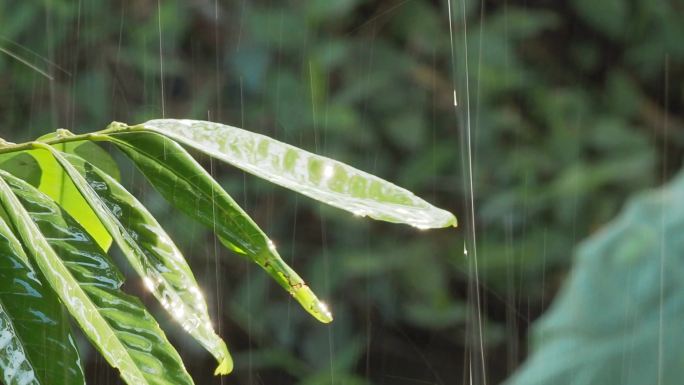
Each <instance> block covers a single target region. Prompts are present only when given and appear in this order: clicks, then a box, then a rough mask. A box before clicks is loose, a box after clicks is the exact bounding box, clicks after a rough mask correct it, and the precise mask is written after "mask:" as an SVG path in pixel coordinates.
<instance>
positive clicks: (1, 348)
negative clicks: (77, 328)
mask: <svg viewBox="0 0 684 385" xmlns="http://www.w3.org/2000/svg"><path fill="white" fill-rule="evenodd" d="M0 382H2V383H4V384H6V385H29V384H31V385H53V384H54V385H78V384H85V382H84V378H83V369H82V368H81V364H80V360H79V355H78V351H77V350H76V346H75V341H74V338H73V336H72V334H71V328H70V326H69V322H68V318H67V315H66V314H65V313H64V312H63V309H62V305H61V304H60V302H59V300H58V299H57V297H56V296H55V294H54V293H53V292H52V290H51V289H50V288H49V287H47V286H46V285H45V283H44V282H41V280H40V278H39V274H37V272H36V271H35V270H34V269H33V268H32V267H31V264H30V262H29V260H28V257H27V256H26V254H25V253H24V250H23V248H22V247H21V243H20V242H19V240H18V239H17V238H16V237H15V236H14V234H13V233H12V230H11V229H10V227H9V226H8V225H7V223H6V222H5V221H4V220H3V219H0Z"/></svg>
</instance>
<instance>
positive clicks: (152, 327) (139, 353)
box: [0, 173, 192, 385]
mask: <svg viewBox="0 0 684 385" xmlns="http://www.w3.org/2000/svg"><path fill="white" fill-rule="evenodd" d="M0 176H1V177H2V178H3V180H0V200H1V201H2V203H3V205H4V206H5V208H6V209H7V211H8V212H9V213H11V214H10V215H11V217H12V220H13V224H14V226H15V227H16V228H17V229H18V232H19V233H20V234H21V237H22V239H23V241H24V243H25V244H26V245H27V248H28V249H29V250H30V252H31V254H32V256H33V259H34V260H35V261H36V264H37V266H38V267H39V268H40V270H41V271H42V273H43V274H44V275H45V277H46V280H47V281H48V282H49V283H50V284H51V286H52V287H53V289H54V290H55V291H56V292H57V294H58V295H59V296H60V298H61V299H62V302H63V303H64V304H65V306H66V307H67V308H68V310H69V312H70V314H71V315H72V316H73V317H74V319H75V320H76V321H77V322H78V324H79V325H80V326H81V329H82V330H83V331H84V332H85V334H86V335H87V336H88V337H89V339H90V340H91V342H92V343H93V344H94V345H95V346H96V347H97V348H98V350H99V351H100V353H102V355H103V356H104V357H105V358H106V359H107V361H108V362H109V363H110V364H111V365H112V366H114V367H116V368H118V369H119V370H120V373H121V376H122V377H123V379H124V380H125V381H126V382H127V383H128V384H129V385H146V384H155V385H157V384H158V385H162V384H164V385H172V384H192V379H191V378H190V376H189V375H188V374H187V372H186V371H185V368H184V366H183V363H182V362H181V359H180V357H179V356H178V353H177V352H176V351H175V349H174V348H173V347H172V346H171V344H170V343H169V342H168V341H167V340H166V337H165V335H164V332H163V331H162V330H161V329H160V328H159V326H158V325H157V322H156V321H155V320H154V318H152V316H151V315H150V314H149V313H148V312H147V311H146V310H145V308H144V307H143V305H142V304H141V303H140V301H139V300H137V299H136V298H134V297H131V296H129V295H127V294H125V293H123V292H122V291H121V290H120V287H121V285H122V284H123V278H122V275H121V273H120V272H119V271H118V270H117V269H116V267H115V266H114V265H113V263H112V261H111V260H110V259H109V257H108V256H107V255H106V254H105V253H104V252H103V251H102V250H101V249H100V248H99V246H98V245H97V244H96V243H95V241H94V240H93V239H92V237H90V236H89V235H88V233H87V232H85V231H84V230H83V229H82V228H81V227H80V225H78V223H77V222H76V221H75V220H74V219H73V218H71V217H70V216H69V215H68V214H67V213H65V212H64V211H63V210H62V209H60V208H59V207H58V206H57V205H56V204H55V203H54V201H52V200H51V199H50V198H49V197H48V196H46V195H45V194H43V193H41V192H39V191H38V190H36V189H35V188H33V187H32V186H30V185H28V184H26V183H24V182H22V181H21V180H19V179H17V178H14V177H12V176H10V175H9V174H6V173H0Z"/></svg>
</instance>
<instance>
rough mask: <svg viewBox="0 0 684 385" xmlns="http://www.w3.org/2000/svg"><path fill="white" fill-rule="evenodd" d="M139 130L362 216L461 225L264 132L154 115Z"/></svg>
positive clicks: (368, 176) (383, 184)
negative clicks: (174, 141)
mask: <svg viewBox="0 0 684 385" xmlns="http://www.w3.org/2000/svg"><path fill="white" fill-rule="evenodd" d="M131 129H133V130H148V131H153V132H157V133H160V134H162V135H165V136H168V137H170V138H171V139H174V140H176V141H178V142H180V143H182V144H185V145H187V146H190V147H193V148H195V149H197V150H199V151H202V152H204V153H206V154H208V155H210V156H212V157H215V158H217V159H220V160H223V161H225V162H228V163H230V164H232V165H234V166H236V167H238V168H240V169H242V170H244V171H247V172H249V173H252V174H254V175H256V176H258V177H260V178H263V179H266V180H268V181H270V182H273V183H275V184H278V185H281V186H283V187H286V188H289V189H291V190H294V191H296V192H299V193H301V194H304V195H306V196H308V197H311V198H313V199H316V200H319V201H321V202H323V203H327V204H329V205H331V206H335V207H337V208H340V209H343V210H346V211H349V212H352V213H354V214H355V215H359V216H369V217H371V218H374V219H379V220H383V221H388V222H396V223H406V224H409V225H412V226H415V227H418V228H421V229H427V228H435V227H447V226H456V218H455V217H454V216H453V214H451V213H449V212H447V211H444V210H442V209H439V208H437V207H434V206H432V205H430V204H429V203H427V202H425V201H424V200H422V199H420V198H418V197H417V196H415V195H413V193H411V192H410V191H408V190H405V189H403V188H401V187H398V186H395V185H393V184H392V183H389V182H387V181H385V180H382V179H380V178H378V177H376V176H373V175H371V174H368V173H366V172H363V171H361V170H357V169H355V168H353V167H351V166H348V165H346V164H344V163H341V162H338V161H336V160H333V159H329V158H326V157H322V156H319V155H316V154H312V153H310V152H308V151H304V150H302V149H299V148H297V147H294V146H291V145H289V144H286V143H283V142H279V141H277V140H274V139H272V138H269V137H267V136H264V135H260V134H255V133H252V132H249V131H245V130H242V129H240V128H236V127H231V126H227V125H223V124H219V123H212V122H205V121H199V120H175V119H159V120H150V121H148V122H146V123H143V124H141V125H138V126H134V127H131Z"/></svg>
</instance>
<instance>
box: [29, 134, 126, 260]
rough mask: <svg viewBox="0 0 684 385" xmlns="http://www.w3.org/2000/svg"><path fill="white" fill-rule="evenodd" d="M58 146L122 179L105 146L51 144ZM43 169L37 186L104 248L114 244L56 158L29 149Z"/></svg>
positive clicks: (48, 136)
mask: <svg viewBox="0 0 684 385" xmlns="http://www.w3.org/2000/svg"><path fill="white" fill-rule="evenodd" d="M58 135H59V134H58V133H50V134H47V135H44V136H41V137H40V138H38V140H39V141H43V140H47V139H52V138H54V137H56V136H58ZM52 146H53V147H54V148H55V149H57V150H59V151H62V152H66V153H69V154H77V155H78V156H80V157H82V158H84V159H86V160H88V161H89V162H91V163H93V164H94V165H95V166H97V167H98V168H100V169H102V170H104V171H106V172H107V173H108V174H109V175H111V176H112V177H114V178H115V179H117V180H118V179H120V175H119V168H118V166H117V165H116V162H115V161H114V159H112V157H111V156H110V155H109V153H108V152H107V151H105V150H104V149H103V148H102V147H100V146H99V145H97V144H96V143H93V142H88V141H79V142H67V143H58V144H54V145H52ZM27 153H28V154H30V155H31V156H33V157H34V158H35V159H36V160H37V162H38V164H39V165H40V168H41V169H42V178H41V181H40V185H39V187H38V189H39V190H40V191H42V192H44V193H45V194H47V195H48V196H49V197H50V198H52V199H53V200H54V201H55V202H57V203H59V205H60V206H62V207H63V208H64V210H66V212H68V213H69V214H70V215H71V216H72V217H74V218H75V219H76V220H77V221H78V223H80V224H81V226H83V228H84V229H86V231H88V233H89V234H90V235H92V236H93V238H95V240H96V241H97V244H98V245H100V247H102V249H104V250H109V247H110V246H111V245H112V237H111V235H109V233H108V232H107V229H106V228H105V227H104V225H103V224H102V222H100V220H99V219H98V217H97V215H96V214H95V212H93V210H92V209H91V208H90V206H88V204H87V203H86V201H85V200H84V199H83V197H82V196H81V194H80V193H79V192H78V189H77V188H76V186H74V184H73V182H71V180H70V179H69V177H68V176H67V175H66V174H65V173H64V171H63V170H62V168H61V167H60V166H59V164H58V163H57V161H56V160H55V159H54V158H53V157H52V156H51V155H50V154H49V153H47V152H45V151H41V150H34V151H28V152H27Z"/></svg>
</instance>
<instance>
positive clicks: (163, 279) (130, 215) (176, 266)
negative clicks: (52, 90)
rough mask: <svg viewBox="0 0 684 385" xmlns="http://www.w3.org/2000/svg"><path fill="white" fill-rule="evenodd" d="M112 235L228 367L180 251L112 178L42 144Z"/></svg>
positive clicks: (221, 370) (172, 310)
mask: <svg viewBox="0 0 684 385" xmlns="http://www.w3.org/2000/svg"><path fill="white" fill-rule="evenodd" d="M42 148H44V149H48V150H50V152H51V153H52V156H54V157H55V159H57V161H58V162H59V164H60V165H61V166H62V167H63V169H64V170H65V171H66V173H67V175H68V176H69V178H71V180H72V181H73V182H74V184H75V185H76V187H77V188H78V191H80V193H81V194H83V197H84V198H85V200H86V202H87V204H88V205H90V207H92V208H93V209H94V211H95V213H96V214H97V216H98V218H99V219H100V220H101V221H102V223H103V224H104V225H105V227H106V228H107V230H108V231H109V233H110V234H112V236H113V238H114V240H115V241H116V243H117V245H118V246H119V247H120V248H121V250H122V251H123V252H124V254H125V255H126V257H127V259H128V261H129V262H130V263H131V265H132V266H133V269H134V270H135V271H136V272H137V273H138V275H140V277H141V278H142V279H143V283H144V285H145V286H146V287H147V289H149V290H150V291H151V292H152V294H153V295H154V296H155V297H156V298H157V300H159V302H160V303H161V304H162V306H163V307H164V308H165V309H166V310H167V311H168V312H169V314H171V315H172V316H173V318H174V319H175V320H176V321H178V322H179V323H180V324H181V326H182V327H183V329H185V331H186V332H188V333H190V335H192V336H193V337H194V338H195V339H196V340H197V341H198V342H200V343H201V344H202V346H204V347H205V348H206V349H207V350H208V351H209V352H210V353H211V354H212V355H214V357H215V358H216V360H217V361H218V362H219V366H218V368H217V369H216V374H228V373H230V371H231V370H232V368H233V362H232V358H231V357H230V354H229V353H228V348H227V347H226V344H225V342H224V341H223V340H222V339H221V338H220V337H219V336H218V335H216V333H215V332H214V329H213V325H212V323H211V319H210V317H209V313H208V309H207V304H206V301H205V300H204V298H203V296H202V293H201V291H200V289H199V286H198V285H197V282H196V281H195V277H194V276H193V274H192V271H191V270H190V267H189V266H188V264H187V261H186V260H185V257H184V256H183V254H182V253H181V252H180V250H178V248H177V247H176V245H175V244H174V243H173V240H172V239H171V237H169V235H168V234H166V232H165V231H164V229H163V228H162V227H161V225H159V223H158V222H157V220H156V219H154V217H153V216H152V214H150V212H149V211H147V209H146V208H145V207H144V206H143V205H142V204H141V203H140V202H139V201H138V200H137V199H136V198H135V197H134V196H133V195H131V194H130V193H129V192H128V191H127V190H126V189H125V188H124V187H123V186H121V185H120V184H119V183H118V182H117V181H116V180H114V178H112V177H110V176H109V175H107V174H106V173H104V172H103V171H102V170H100V169H98V168H97V167H95V166H93V165H92V164H91V163H89V162H87V161H85V160H84V159H82V158H80V157H78V156H75V155H70V154H64V153H60V152H59V151H57V150H55V149H54V148H52V147H50V146H47V145H45V146H44V147H42Z"/></svg>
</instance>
